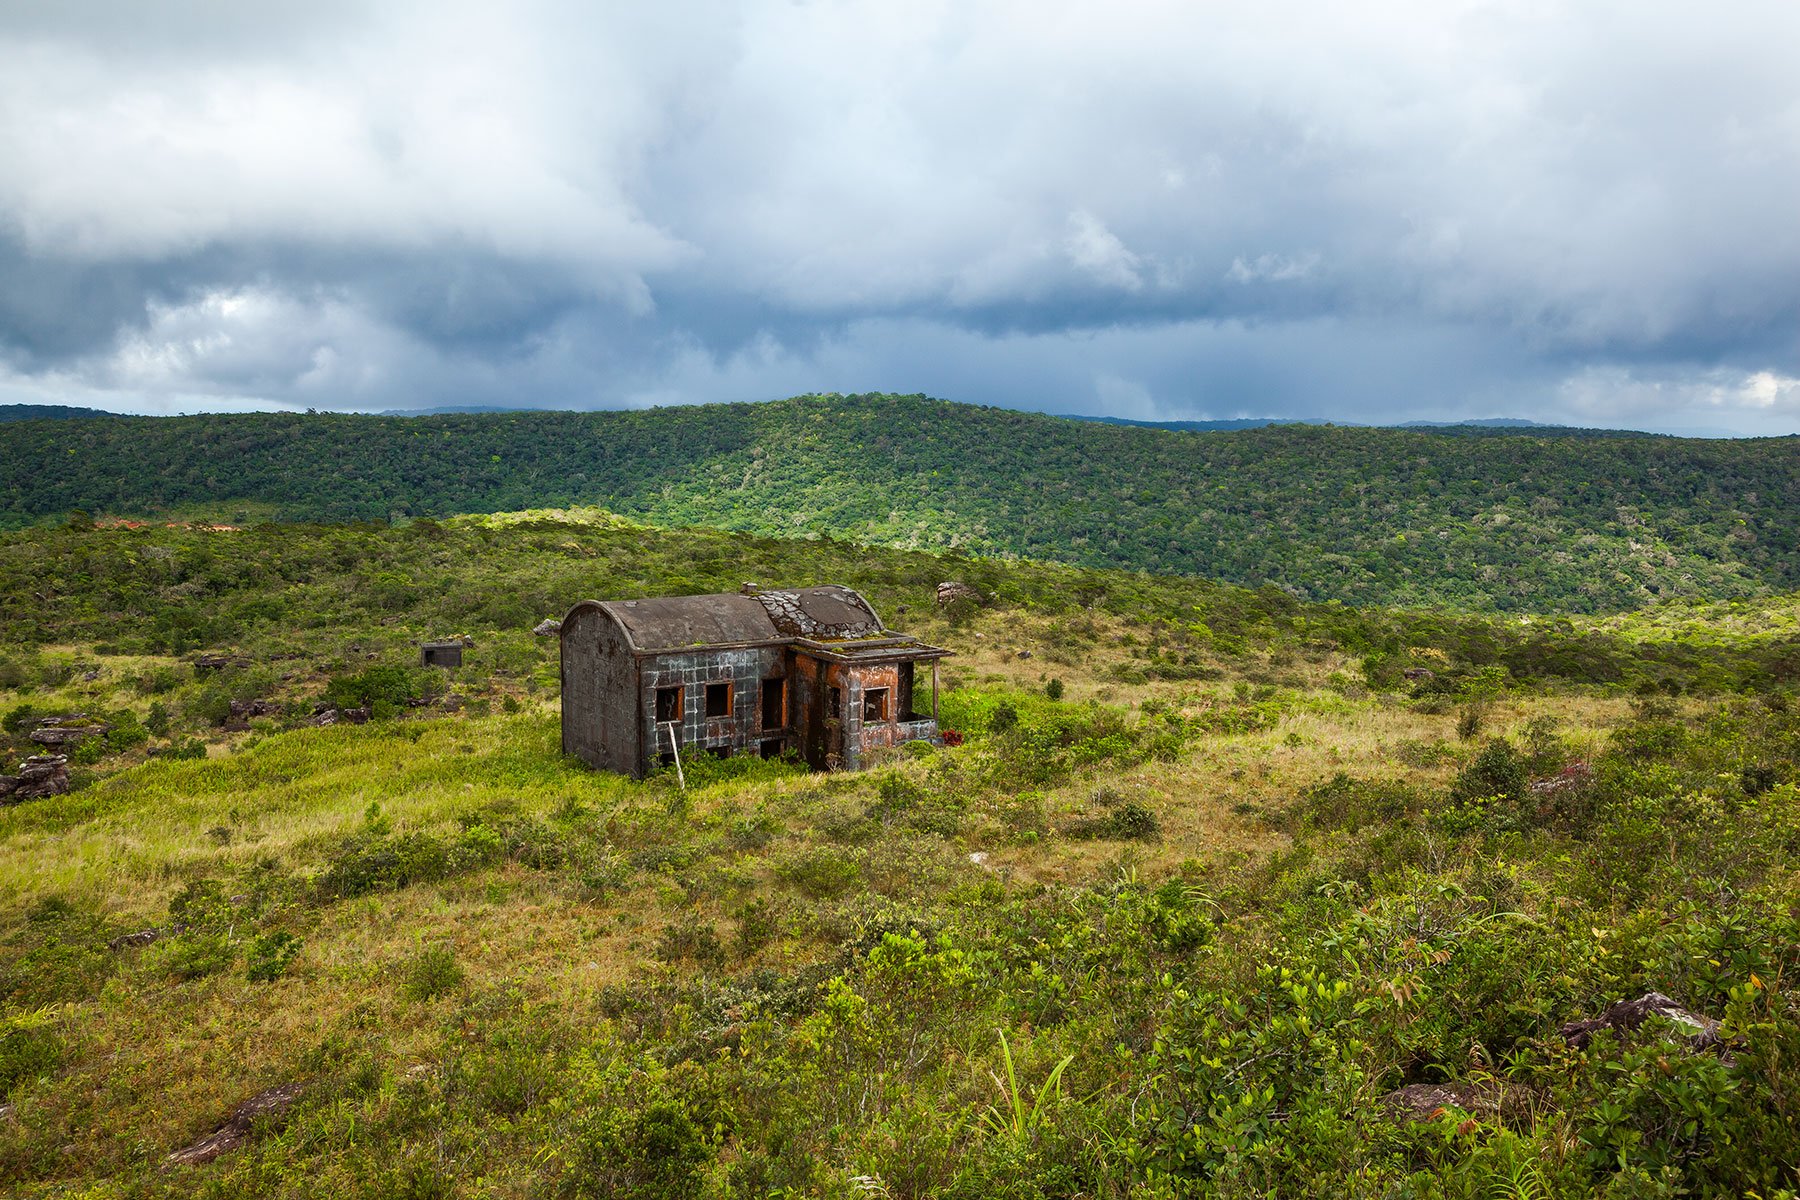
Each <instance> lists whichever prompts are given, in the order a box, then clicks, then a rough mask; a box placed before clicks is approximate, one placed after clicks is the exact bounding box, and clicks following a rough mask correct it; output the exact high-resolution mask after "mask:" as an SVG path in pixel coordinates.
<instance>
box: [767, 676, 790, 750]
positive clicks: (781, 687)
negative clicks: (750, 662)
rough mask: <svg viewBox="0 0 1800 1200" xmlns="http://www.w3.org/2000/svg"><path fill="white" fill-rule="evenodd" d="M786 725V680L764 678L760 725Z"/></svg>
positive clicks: (775, 726)
mask: <svg viewBox="0 0 1800 1200" xmlns="http://www.w3.org/2000/svg"><path fill="white" fill-rule="evenodd" d="M786 725H787V681H786V680H784V679H765V680H763V682H762V727H763V728H764V729H781V728H783V727H784V726H786ZM765 757H766V756H765Z"/></svg>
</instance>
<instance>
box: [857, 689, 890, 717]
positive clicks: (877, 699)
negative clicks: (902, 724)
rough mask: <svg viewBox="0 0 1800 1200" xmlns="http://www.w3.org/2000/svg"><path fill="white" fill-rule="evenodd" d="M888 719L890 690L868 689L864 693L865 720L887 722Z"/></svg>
mask: <svg viewBox="0 0 1800 1200" xmlns="http://www.w3.org/2000/svg"><path fill="white" fill-rule="evenodd" d="M887 719H888V690H887V689H886V688H868V689H866V690H865V691H864V692H863V720H864V721H865V722H866V721H885V720H887Z"/></svg>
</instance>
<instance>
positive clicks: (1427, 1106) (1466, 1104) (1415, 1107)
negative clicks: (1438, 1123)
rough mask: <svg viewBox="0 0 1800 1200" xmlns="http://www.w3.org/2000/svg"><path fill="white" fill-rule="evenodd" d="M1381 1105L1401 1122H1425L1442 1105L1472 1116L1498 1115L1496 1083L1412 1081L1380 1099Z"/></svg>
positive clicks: (1435, 1114) (1440, 1109) (1498, 1096)
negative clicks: (1412, 1082)
mask: <svg viewBox="0 0 1800 1200" xmlns="http://www.w3.org/2000/svg"><path fill="white" fill-rule="evenodd" d="M1381 1103H1382V1107H1384V1108H1386V1109H1388V1110H1389V1111H1390V1112H1391V1113H1392V1115H1393V1116H1394V1117H1395V1118H1396V1119H1398V1120H1400V1121H1402V1122H1408V1121H1429V1120H1431V1119H1432V1118H1433V1117H1435V1116H1437V1114H1438V1113H1440V1112H1442V1111H1443V1110H1444V1109H1446V1108H1455V1109H1461V1110H1462V1111H1463V1112H1466V1113H1468V1114H1469V1115H1470V1116H1474V1117H1495V1116H1498V1115H1500V1085H1499V1084H1497V1083H1495V1082H1493V1081H1492V1080H1487V1081H1484V1082H1481V1083H1414V1084H1409V1085H1408V1086H1406V1087H1403V1088H1395V1089H1394V1090H1393V1091H1391V1092H1389V1093H1388V1094H1387V1095H1385V1096H1383V1097H1382V1098H1381Z"/></svg>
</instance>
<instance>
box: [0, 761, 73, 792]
mask: <svg viewBox="0 0 1800 1200" xmlns="http://www.w3.org/2000/svg"><path fill="white" fill-rule="evenodd" d="M68 790H69V760H68V759H67V758H66V757H64V756H63V755H61V754H34V755H32V756H31V757H30V758H28V759H26V760H25V761H24V762H23V763H21V764H20V765H19V773H18V774H17V775H0V804H17V803H18V802H19V801H21V800H41V799H43V798H44V797H45V796H60V795H62V794H63V793H64V792H66V791H68Z"/></svg>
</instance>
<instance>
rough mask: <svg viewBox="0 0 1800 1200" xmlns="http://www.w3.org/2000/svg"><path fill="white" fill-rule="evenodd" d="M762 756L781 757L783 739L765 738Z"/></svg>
mask: <svg viewBox="0 0 1800 1200" xmlns="http://www.w3.org/2000/svg"><path fill="white" fill-rule="evenodd" d="M762 756H763V757H764V758H780V757H781V739H780V738H765V739H763V744H762Z"/></svg>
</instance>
